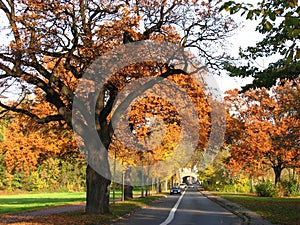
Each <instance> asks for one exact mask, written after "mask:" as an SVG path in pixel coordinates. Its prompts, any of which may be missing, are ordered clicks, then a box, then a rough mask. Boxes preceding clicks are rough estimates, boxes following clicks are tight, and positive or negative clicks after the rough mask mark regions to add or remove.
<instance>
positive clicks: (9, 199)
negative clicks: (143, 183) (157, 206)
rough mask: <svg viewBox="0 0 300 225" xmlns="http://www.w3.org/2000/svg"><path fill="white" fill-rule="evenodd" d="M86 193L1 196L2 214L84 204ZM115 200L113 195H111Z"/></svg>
mask: <svg viewBox="0 0 300 225" xmlns="http://www.w3.org/2000/svg"><path fill="white" fill-rule="evenodd" d="M140 193H141V191H140V190H138V189H137V190H134V191H133V194H140ZM121 196H122V192H121V190H116V192H115V199H116V200H120V199H121ZM85 197H86V193H85V192H58V193H57V192H56V193H27V194H6V195H0V214H5V213H16V212H26V211H32V210H37V209H42V208H47V207H52V206H59V205H65V204H70V203H74V202H84V201H85V200H86V199H85ZM110 199H111V201H112V199H113V193H112V192H111V193H110Z"/></svg>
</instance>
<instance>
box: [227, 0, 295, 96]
mask: <svg viewBox="0 0 300 225" xmlns="http://www.w3.org/2000/svg"><path fill="white" fill-rule="evenodd" d="M222 9H225V10H227V11H229V12H230V13H231V14H236V13H241V15H242V16H244V17H246V19H247V20H252V21H253V20H257V21H259V24H258V26H257V27H256V30H257V31H258V32H260V33H261V34H264V35H265V36H264V38H263V40H261V41H259V42H257V43H256V46H249V47H247V48H243V49H241V51H240V56H241V58H242V59H244V60H246V61H247V62H248V63H247V65H230V64H228V67H227V69H228V70H229V72H230V75H231V76H240V77H248V76H252V77H253V78H254V80H253V83H252V84H249V85H246V86H245V87H244V90H248V89H249V88H251V87H253V88H256V87H267V88H270V87H271V86H272V85H274V84H276V81H277V80H278V79H285V78H287V79H291V80H292V79H295V78H297V77H299V71H300V61H299V59H300V46H299V37H300V6H299V3H298V0H287V1H277V0H276V1H271V0H264V1H259V3H258V4H257V5H256V6H254V5H252V4H241V3H237V2H236V1H227V2H226V3H225V4H223V6H222ZM270 56H275V57H276V58H277V60H276V61H274V62H272V63H270V64H269V65H268V66H267V67H266V68H261V67H258V66H257V65H256V64H255V63H253V62H254V61H256V60H257V59H259V58H261V57H270Z"/></svg>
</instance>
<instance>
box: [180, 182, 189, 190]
mask: <svg viewBox="0 0 300 225" xmlns="http://www.w3.org/2000/svg"><path fill="white" fill-rule="evenodd" d="M179 187H180V189H181V190H185V189H186V188H187V185H186V183H182V184H180V185H179Z"/></svg>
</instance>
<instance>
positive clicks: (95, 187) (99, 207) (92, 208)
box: [86, 165, 110, 214]
mask: <svg viewBox="0 0 300 225" xmlns="http://www.w3.org/2000/svg"><path fill="white" fill-rule="evenodd" d="M86 185H87V192H86V201H87V202H86V213H87V214H108V213H110V210H109V185H110V180H108V179H106V178H104V177H102V176H101V175H99V174H98V173H97V172H96V171H95V170H94V169H93V168H92V167H90V166H89V165H88V166H87V169H86Z"/></svg>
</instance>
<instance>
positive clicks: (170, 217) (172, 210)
mask: <svg viewBox="0 0 300 225" xmlns="http://www.w3.org/2000/svg"><path fill="white" fill-rule="evenodd" d="M184 194H185V191H184V192H183V193H182V195H181V196H180V198H179V199H178V200H177V202H176V204H175V205H174V207H173V208H172V209H171V211H170V213H169V216H168V217H167V219H166V220H165V221H164V222H162V223H161V224H159V225H168V224H169V223H171V222H172V220H173V219H174V216H175V212H176V210H177V208H178V206H179V204H180V202H181V199H182V198H183V196H184Z"/></svg>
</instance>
